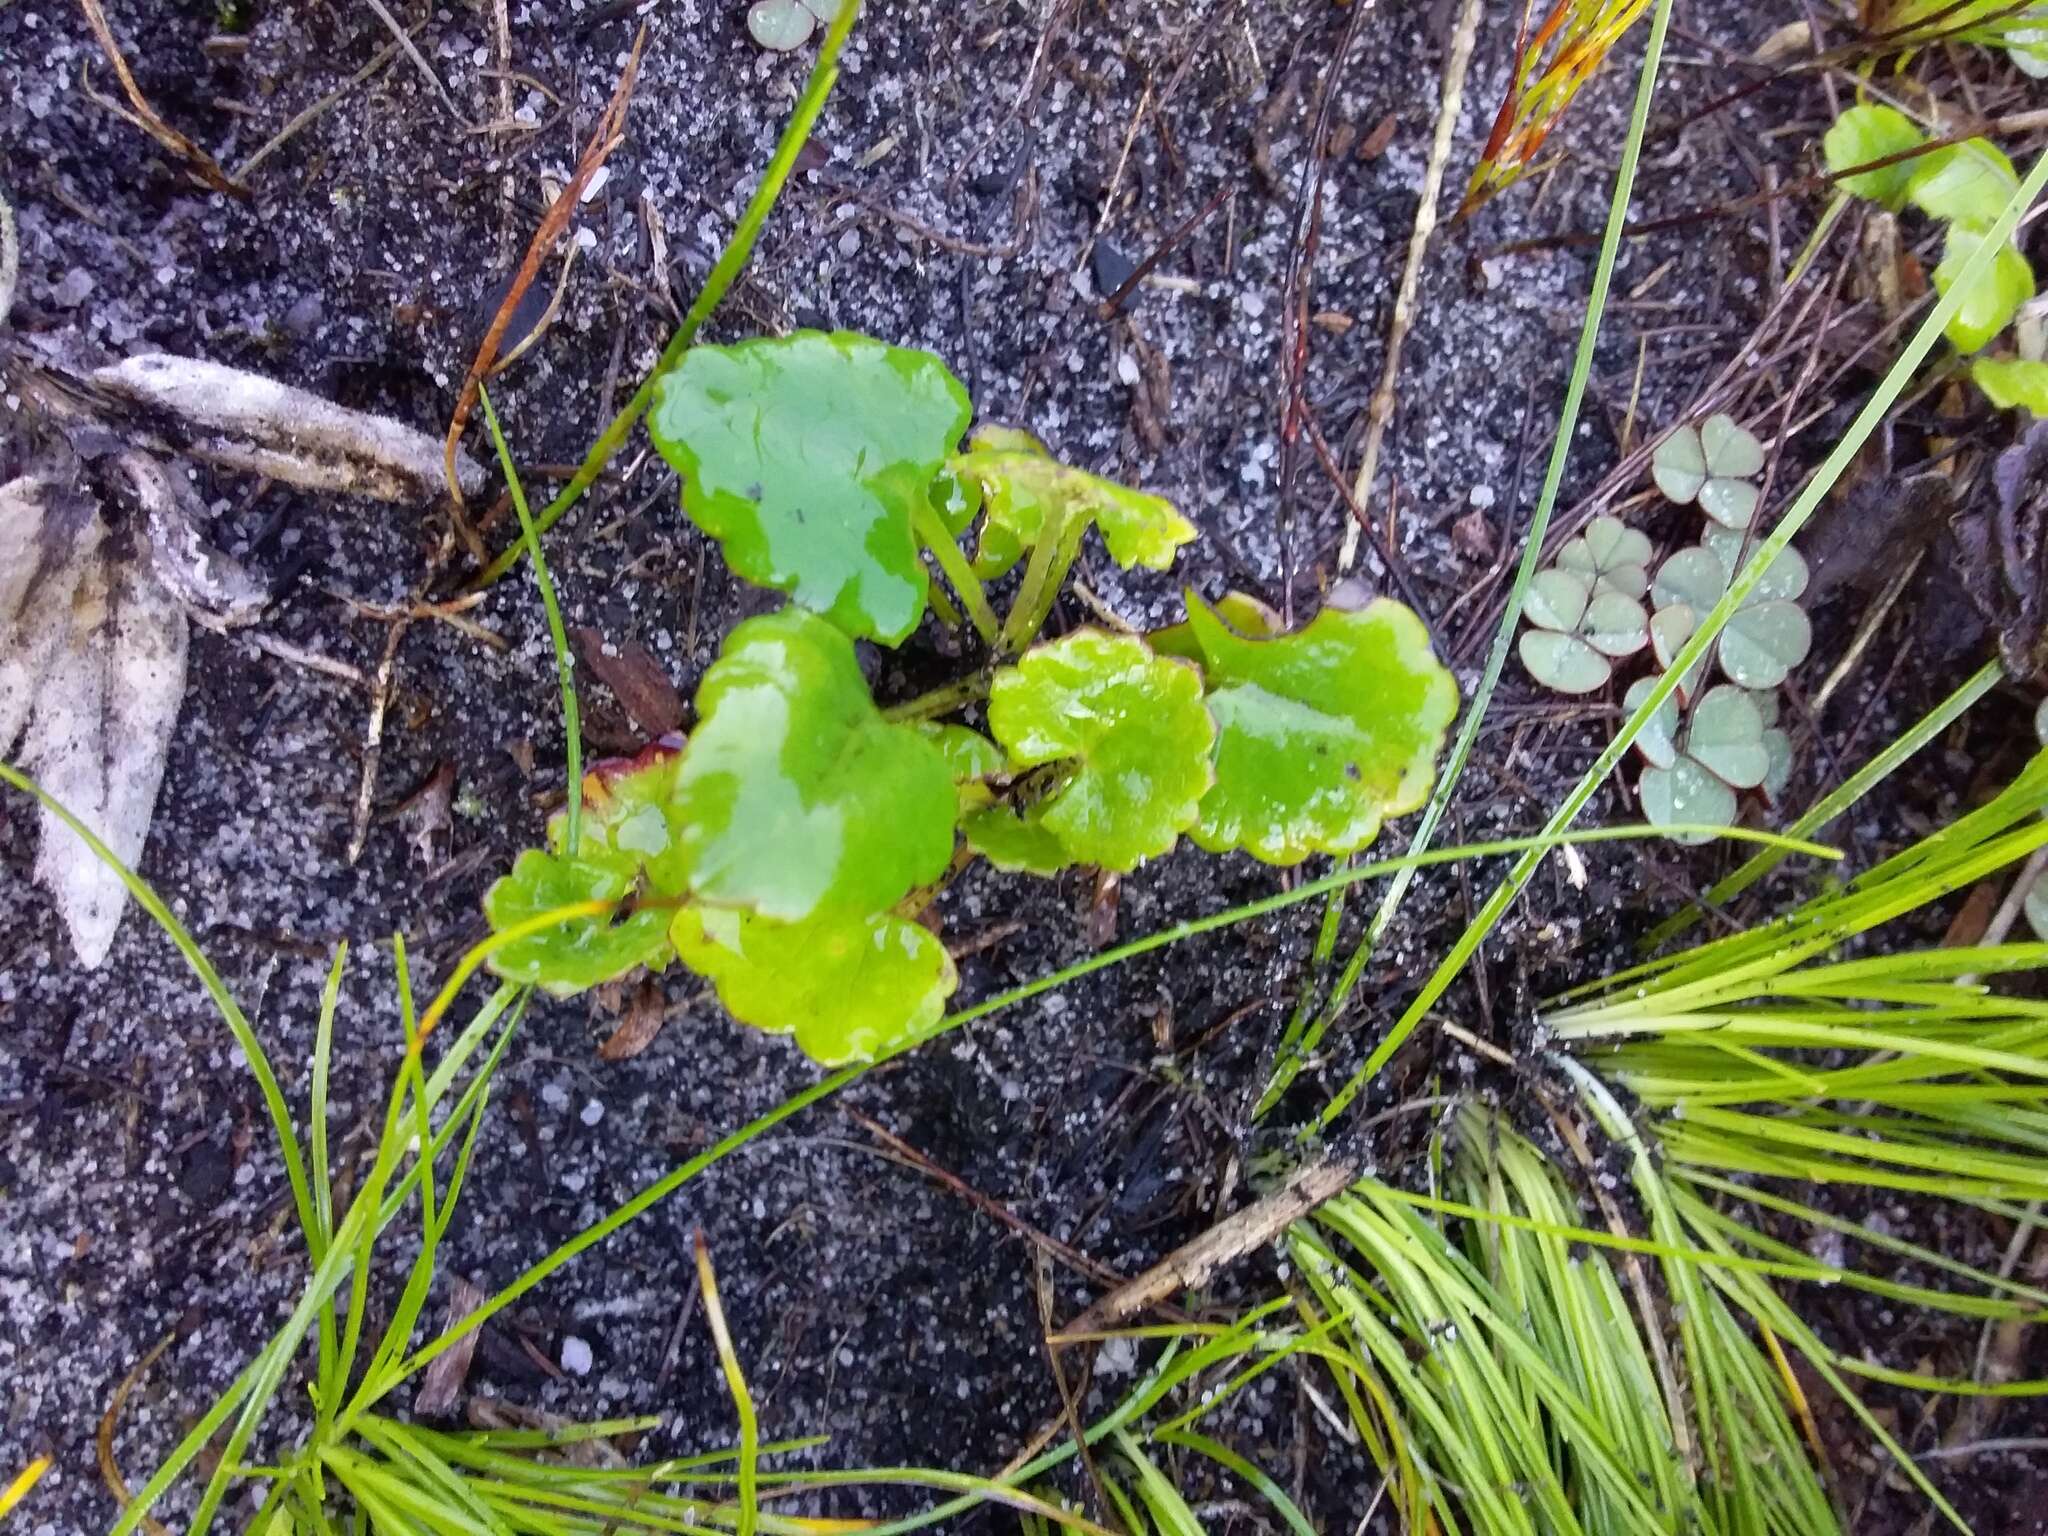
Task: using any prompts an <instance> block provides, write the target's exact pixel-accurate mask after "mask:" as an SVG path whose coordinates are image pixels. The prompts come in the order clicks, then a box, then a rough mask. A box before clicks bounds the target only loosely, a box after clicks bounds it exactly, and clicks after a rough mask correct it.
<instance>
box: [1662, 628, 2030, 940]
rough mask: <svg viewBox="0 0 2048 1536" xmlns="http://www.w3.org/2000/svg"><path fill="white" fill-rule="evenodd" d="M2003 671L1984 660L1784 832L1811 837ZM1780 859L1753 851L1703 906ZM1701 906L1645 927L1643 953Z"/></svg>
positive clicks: (1735, 891) (1726, 898) (1683, 926)
mask: <svg viewBox="0 0 2048 1536" xmlns="http://www.w3.org/2000/svg"><path fill="white" fill-rule="evenodd" d="M2004 675H2005V669H2004V667H2003V666H2002V665H2001V664H2000V663H1998V662H1996V661H1987V662H1986V663H1985V664H1984V665H1983V666H1982V667H1980V668H1978V669H1977V672H1976V673H1975V674H1974V675H1973V676H1972V677H1971V678H1970V680H1969V681H1968V682H1966V683H1964V684H1963V686H1962V687H1960V688H1958V689H1957V690H1956V691H1955V692H1954V693H1952V694H1950V695H1949V696H1948V697H1947V698H1945V699H1943V700H1942V701H1941V702H1940V703H1939V704H1937V705H1935V706H1934V708H1933V709H1931V710H1929V711H1928V712H1927V714H1926V715H1924V716H1923V717H1921V718H1920V719H1919V720H1918V721H1916V722H1914V724H1913V725H1912V726H1911V727H1909V728H1908V729H1907V730H1906V731H1904V732H1902V733H1901V734H1900V735H1899V736H1898V737H1896V738H1895V739H1894V740H1893V741H1892V742H1891V743H1890V744H1889V745H1887V746H1886V747H1885V749H1884V750H1883V751H1882V752H1880V753H1878V754H1877V756H1875V757H1873V758H1872V759H1871V760H1870V761H1869V762H1867V763H1865V764H1864V765H1863V766H1862V767H1861V768H1859V769H1857V770H1856V771H1855V772H1854V773H1852V774H1851V775H1849V777H1848V778H1846V779H1844V780H1843V781H1842V783H1841V785H1840V786H1839V787H1838V788H1836V789H1835V790H1833V791H1832V792H1831V793H1829V794H1828V795H1826V796H1825V797H1823V798H1822V799H1821V800H1819V801H1818V802H1816V803H1815V805H1814V806H1813V807H1812V808H1811V809H1810V810H1808V811H1807V812H1806V814H1805V815H1803V816H1801V817H1800V818H1799V819H1798V820H1797V821H1795V822H1793V823H1792V825H1791V826H1790V827H1788V828H1787V829H1786V835H1787V836H1788V837H1812V836H1813V835H1814V834H1815V833H1817V832H1820V831H1821V830H1823V829H1824V828H1825V827H1826V826H1827V825H1828V824H1829V823H1830V822H1832V821H1833V820H1834V819H1835V818H1836V817H1837V816H1839V815H1841V814H1842V812H1844V811H1846V810H1848V809H1849V807H1850V806H1852V805H1854V804H1855V803H1856V802H1857V801H1858V800H1861V799H1862V798H1863V797H1864V796H1865V795H1867V794H1869V793H1870V791H1871V790H1873V789H1875V788H1876V787H1877V786H1878V785H1879V784H1882V783H1883V782H1884V781H1885V780H1886V779H1888V778H1890V777H1891V776H1892V774H1893V773H1894V772H1895V771H1897V769H1898V768H1899V767H1900V765H1901V764H1903V763H1905V762H1906V760H1907V759H1909V758H1911V757H1912V756H1913V755H1914V754H1915V753H1917V752H1918V751H1919V750H1920V749H1921V748H1922V747H1924V746H1926V745H1927V743H1928V742H1930V741H1932V740H1934V738H1935V737H1937V736H1939V735H1940V734H1941V733H1942V732H1943V731H1945V730H1947V729H1948V728H1949V726H1950V725H1952V724H1954V723H1955V721H1956V720H1958V719H1960V718H1961V717H1962V716H1963V715H1964V714H1966V713H1968V712H1969V710H1970V709H1971V708H1972V707H1973V706H1974V705H1975V704H1976V703H1977V701H1978V700H1979V699H1981V698H1983V697H1984V695H1985V694H1987V693H1989V692H1990V691H1991V690H1992V689H1993V688H1995V687H1997V686H1998V681H1999V679H2000V678H2001V677H2003V676H2004ZM1782 862H1783V860H1782V858H1781V857H1780V856H1779V855H1778V853H1777V852H1776V850H1774V849H1768V848H1767V849H1765V850H1764V851H1763V852H1761V853H1758V854H1756V855H1755V856H1753V857H1752V858H1750V859H1749V860H1748V861H1746V862H1745V863H1744V864H1742V865H1741V866H1740V867H1739V868H1737V869H1736V870H1735V871H1734V872H1733V873H1732V874H1730V875H1728V876H1726V877H1725V878H1723V879H1722V880H1720V881H1718V882H1717V883H1716V884H1715V885H1714V886H1713V887H1712V888H1711V889H1709V890H1708V892H1707V894H1706V897H1705V906H1714V907H1718V906H1723V905H1725V904H1726V903H1728V902H1730V901H1733V900H1734V899H1735V898H1736V897H1737V896H1740V895H1741V894H1742V893H1743V892H1744V891H1746V890H1748V889H1749V888H1750V887H1751V886H1752V885H1755V884H1756V883H1757V881H1759V880H1761V879H1763V877H1764V876H1765V875H1767V874H1769V873H1770V872H1771V871H1772V870H1774V869H1776V868H1777V867H1778V865H1779V864H1780V863H1782ZM1705 906H1702V905H1701V904H1699V903H1695V904H1693V905H1691V906H1688V907H1684V908H1682V909H1681V910H1679V911H1678V912H1676V913H1674V914H1673V915H1672V916H1670V917H1668V918H1666V919H1665V920H1664V921H1663V922H1661V923H1659V924H1658V925H1657V926H1656V927H1655V928H1653V929H1651V930H1650V932H1649V935H1648V936H1647V937H1646V938H1644V940H1643V941H1642V944H1641V946H1640V948H1641V949H1642V950H1643V951H1644V952H1645V953H1647V952H1648V951H1650V950H1653V949H1656V948H1658V947H1660V946H1662V945H1664V944H1667V943H1669V942H1670V941H1671V940H1672V939H1675V938H1677V937H1678V935H1679V934H1681V933H1684V932H1685V931H1686V930H1687V929H1689V928H1691V927H1692V926H1693V925H1694V924H1695V923H1697V922H1698V921H1699V920H1700V917H1701V915H1702V913H1703V911H1704V910H1705Z"/></svg>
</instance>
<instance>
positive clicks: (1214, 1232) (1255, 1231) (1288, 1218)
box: [1053, 1158, 1359, 1344]
mask: <svg viewBox="0 0 2048 1536" xmlns="http://www.w3.org/2000/svg"><path fill="white" fill-rule="evenodd" d="M1358 1175H1359V1165H1358V1163H1357V1162H1356V1160H1354V1159H1350V1158H1325V1159H1323V1160H1322V1161H1321V1162H1316V1163H1310V1164H1309V1165H1308V1166H1307V1167H1306V1168H1303V1169H1301V1170H1300V1171H1299V1172H1297V1173H1296V1174H1295V1175H1294V1176H1293V1177H1292V1178H1290V1179H1289V1180H1288V1181H1287V1182H1286V1183H1285V1184H1282V1185H1281V1186H1280V1187H1279V1188H1278V1189H1276V1190H1274V1191H1273V1193H1271V1194H1270V1195H1267V1196H1266V1197H1265V1198H1264V1199H1262V1200H1259V1201H1258V1202H1256V1203H1255V1204H1252V1205H1248V1206H1246V1207H1245V1208H1244V1209H1243V1210H1241V1211H1239V1212H1238V1213H1237V1214H1236V1215H1234V1216H1229V1217H1226V1218H1225V1219H1224V1220H1222V1221H1219V1222H1218V1223H1217V1224H1216V1225H1215V1226H1213V1227H1211V1228H1210V1229H1209V1230H1208V1231H1206V1232H1204V1233H1203V1234H1202V1235H1201V1236H1200V1237H1198V1238H1196V1239H1195V1240H1194V1241H1192V1242H1189V1243H1184V1244H1182V1245H1181V1246H1180V1247H1179V1248H1176V1249H1175V1250H1174V1251H1173V1252H1172V1253H1169V1254H1168V1255H1167V1256H1166V1257H1165V1258H1163V1259H1161V1260H1160V1261H1159V1262H1158V1263H1157V1264H1154V1265H1153V1266H1152V1267H1151V1268H1150V1269H1148V1270H1146V1271H1145V1272H1144V1273H1143V1274H1142V1275H1139V1276H1138V1277H1137V1278H1136V1279H1134V1280H1130V1281H1127V1282H1126V1283H1125V1284H1123V1285H1121V1286H1119V1287H1118V1288H1117V1289H1116V1290H1114V1291H1111V1292H1110V1293H1109V1294H1108V1295H1107V1296H1105V1297H1103V1298H1102V1299H1101V1300H1100V1301H1098V1302H1096V1303H1095V1304H1094V1305H1093V1306H1091V1307H1090V1308H1088V1310H1087V1311H1085V1312H1083V1313H1082V1314H1081V1315H1080V1316H1079V1317H1077V1318H1075V1319H1074V1320H1073V1321H1072V1322H1071V1323H1069V1324H1067V1326H1066V1327H1065V1328H1063V1329H1061V1330H1060V1332H1059V1333H1057V1334H1055V1335H1054V1336H1053V1342H1054V1343H1056V1344H1079V1343H1083V1342H1086V1341H1087V1340H1088V1339H1089V1338H1091V1337H1093V1336H1095V1335H1098V1334H1101V1333H1103V1332H1105V1331H1106V1330H1108V1329H1111V1328H1115V1327H1117V1326H1118V1325H1119V1324H1121V1323H1125V1322H1128V1321H1129V1320H1130V1319H1131V1318H1133V1317H1136V1316H1137V1315H1138V1314H1139V1313H1140V1312H1144V1311H1146V1310H1148V1309H1149V1308H1152V1307H1155V1306H1157V1305H1159V1304H1160V1303H1161V1302H1163V1301H1165V1300H1166V1299H1167V1298H1168V1297H1170V1296H1172V1295H1173V1294H1174V1293H1175V1292H1176V1291H1185V1290H1192V1289H1194V1288H1195V1287H1197V1286H1200V1285H1202V1284H1204V1283H1206V1282H1207V1281H1208V1279H1209V1277H1210V1276H1211V1275H1213V1274H1215V1273H1216V1272H1217V1271H1218V1270H1219V1269H1222V1268H1224V1267H1225V1266H1227V1265H1230V1264H1234V1263H1236V1262H1237V1261H1238V1260H1239V1259H1241V1258H1243V1257H1244V1256H1245V1255H1246V1254H1248V1253H1251V1252H1253V1251H1255V1250H1257V1249H1260V1248H1263V1247H1265V1246H1266V1244H1268V1243H1270V1242H1272V1241H1273V1239H1274V1238H1276V1237H1278V1236H1279V1235H1280V1234H1281V1233H1282V1232H1284V1231H1286V1230H1287V1229H1288V1227H1290V1226H1292V1225H1293V1224H1294V1223H1295V1222H1297V1221H1299V1220H1301V1218H1302V1217H1304V1216H1306V1215H1308V1214H1309V1212H1311V1211H1313V1210H1314V1209H1315V1208H1316V1207H1317V1206H1319V1205H1321V1204H1323V1202H1325V1201H1326V1200H1330V1199H1333V1198H1335V1197H1336V1196H1338V1195H1341V1194H1342V1193H1343V1192H1344V1191H1345V1190H1346V1189H1349V1188H1350V1187H1351V1185H1352V1184H1353V1183H1355V1182H1356V1181H1357V1179H1358Z"/></svg>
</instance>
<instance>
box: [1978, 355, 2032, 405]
mask: <svg viewBox="0 0 2048 1536" xmlns="http://www.w3.org/2000/svg"><path fill="white" fill-rule="evenodd" d="M1970 379H1971V381H1972V382H1973V383H1975V384H1976V386H1977V387H1978V388H1979V389H1981V390H1983V391H1984V398H1985V399H1987V400H1989V401H1990V402H1991V403H1992V404H1993V405H1994V406H1996V407H1997V408H1998V409H1999V410H2001V411H2011V410H2021V409H2023V410H2027V411H2031V412H2033V414H2034V415H2036V416H2039V417H2048V363H2037V362H2034V361H2032V360H2030V359H2026V358H2017V357H1980V358H1977V359H1976V360H1975V361H1974V362H1972V363H1971V364H1970Z"/></svg>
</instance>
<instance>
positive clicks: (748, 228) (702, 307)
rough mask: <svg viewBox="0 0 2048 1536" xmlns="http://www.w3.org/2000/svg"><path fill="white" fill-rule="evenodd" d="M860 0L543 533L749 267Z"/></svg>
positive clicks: (851, 0) (852, 3)
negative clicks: (718, 248) (675, 319)
mask: <svg viewBox="0 0 2048 1536" xmlns="http://www.w3.org/2000/svg"><path fill="white" fill-rule="evenodd" d="M861 4H862V0H844V3H843V4H842V5H841V6H840V9H839V16H838V19H837V20H835V21H834V22H833V23H832V24H831V26H829V27H828V28H826V31H825V39H824V42H823V43H822V44H821V45H820V46H819V49H818V57H817V61H816V62H815V63H814V64H812V66H811V77H810V79H809V80H808V81H807V82H806V83H805V85H804V93H803V95H802V96H801V97H800V98H798V100H797V104H796V110H795V111H794V112H793V113H791V114H790V119H789V122H788V124H787V125H786V126H785V127H784V128H783V130H782V137H781V139H780V140H779V141H778V142H777V143H776V146H775V154H774V156H773V157H772V158H771V159H770V160H769V162H768V168H767V170H765V171H764V172H762V173H761V181H760V185H758V186H757V187H755V188H754V195H753V196H752V197H751V198H749V199H748V200H747V206H746V211H745V212H743V213H742V214H741V215H740V222H739V224H738V226H737V227H736V228H735V229H734V230H733V234H732V239H731V240H729V241H728V242H727V243H726V247H725V249H724V250H723V251H722V252H720V253H719V257H718V260H717V262H716V263H715V264H714V265H713V266H712V268H711V275H710V276H709V277H707V278H705V280H704V288H703V291H702V292H701V293H699V294H698V295H697V298H696V301H695V302H694V303H692V304H691V305H690V308H689V312H688V313H687V314H685V315H684V316H683V322H682V324H681V325H679V326H677V327H676V333H675V335H674V336H672V337H670V338H669V343H668V345H667V346H666V347H664V348H663V349H662V353H661V357H660V359H659V360H658V361H657V362H656V363H655V365H654V367H653V369H652V370H651V371H650V372H649V373H648V375H647V377H646V378H645V379H643V380H642V381H641V383H640V387H639V388H638V389H636V390H635V391H633V398H632V399H631V400H629V401H627V402H626V405H625V408H624V409H623V410H621V411H620V412H619V414H618V415H617V416H615V417H613V418H612V420H611V423H610V425H608V426H607V427H606V428H605V429H604V431H603V432H602V433H601V434H600V435H599V437H598V439H597V441H596V442H595V443H593V444H592V445H591V448H590V452H589V453H587V454H585V455H584V457H583V462H582V464H580V465H579V466H578V467H577V470H576V473H575V474H574V475H572V476H571V477H570V479H569V483H568V484H567V485H565V486H563V487H562V489H561V492H560V493H559V494H558V495H557V496H556V497H555V499H554V500H553V501H550V502H549V503H548V504H547V506H546V507H544V508H542V509H541V512H540V515H539V516H538V517H536V518H535V519H534V529H535V532H536V533H537V534H539V533H546V532H547V531H548V530H549V529H550V528H552V527H554V525H555V524H556V522H557V521H559V520H560V519H561V517H562V516H563V514H565V513H566V512H568V511H569V509H570V508H572V507H574V506H575V505H576V503H577V502H578V501H580V500H582V499H583V493H584V492H585V491H587V490H589V489H590V487H591V486H593V485H595V484H596V483H597V477H598V476H599V475H601V474H603V473H604V469H605V466H606V465H607V464H609V463H610V462H611V459H612V455H613V454H615V453H617V452H618V450H619V446H620V445H621V444H622V443H624V442H625V440H626V438H627V436H628V435H629V434H630V433H631V432H632V430H633V428H634V427H636V426H638V425H639V422H640V418H641V417H643V416H645V415H646V414H647V409H648V407H649V406H651V405H652V404H653V403H654V386H655V384H656V383H657V382H658V381H659V380H660V378H661V376H662V375H663V374H665V373H667V372H668V371H669V370H670V369H672V368H674V367H675V365H676V364H677V363H679V362H680V361H682V356H683V354H684V353H685V352H687V351H689V349H690V347H691V346H692V345H693V344H694V343H695V342H696V340H697V332H698V331H699V330H701V329H702V328H703V326H704V322H705V321H707V320H709V319H710V318H711V315H712V313H713V311H715V310H716V309H717V308H718V306H719V304H720V302H722V301H723V300H724V298H725V295H726V292H727V290H729V289H730V288H731V287H732V285H733V283H734V282H735V281H736V280H737V279H738V278H739V275H740V273H741V272H742V271H743V270H745V268H746V265H747V262H748V260H749V258H751V257H752V255H753V254H754V245H755V242H756V241H758V240H759V239H760V238H761V229H762V226H764V225H765V224H766V223H767V222H768V215H769V214H771V213H772V212H774V210H775V204H776V202H777V200H778V199H780V197H781V196H782V189H783V187H784V186H785V185H786V184H787V183H788V181H789V178H790V176H791V175H792V174H794V172H795V170H796V162H797V157H798V156H799V155H800V154H802V153H803V149H804V146H805V145H806V144H808V143H809V142H810V140H811V130H812V129H813V128H815V127H816V126H817V122H818V117H819V115H820V114H821V113H823V112H824V110H825V102H826V100H827V99H828V98H829V97H830V96H831V94H832V87H833V86H834V85H836V84H837V83H838V81H839V55H840V53H841V51H842V50H843V49H844V48H845V47H846V39H847V37H848V35H849V34H851V33H852V31H853V24H854V22H855V20H856V19H858V17H859V15H860V10H861ZM525 552H526V543H525V541H524V540H522V541H521V542H520V543H518V544H514V545H513V546H511V547H510V548H509V549H507V550H506V551H505V552H504V553H503V554H501V555H499V556H498V558H497V559H495V560H493V561H492V562H491V563H490V565H489V566H488V567H487V568H486V569H485V571H484V573H483V575H481V576H480V577H478V578H477V585H478V586H480V587H488V586H490V585H491V584H492V583H494V582H496V581H497V580H498V578H499V577H501V576H503V575H504V574H505V573H506V572H507V571H509V570H511V569H512V567H513V566H515V565H517V564H518V563H519V559H520V556H521V555H523V554H524V553H525Z"/></svg>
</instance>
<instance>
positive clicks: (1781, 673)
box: [1715, 599, 1813, 688]
mask: <svg viewBox="0 0 2048 1536" xmlns="http://www.w3.org/2000/svg"><path fill="white" fill-rule="evenodd" d="M1812 649H1813V626H1812V624H1810V623H1809V622H1808V621H1807V617H1806V612H1805V610H1804V609H1802V608H1801V607H1800V606H1799V605H1798V604H1797V603H1788V602H1785V601H1783V600H1777V599H1774V600H1771V601H1767V602H1761V603H1758V602H1749V603H1744V604H1743V605H1742V606H1741V607H1740V608H1738V609H1736V610H1735V614H1734V617H1732V618H1730V619H1729V620H1728V627H1727V628H1726V629H1724V630H1722V631H1721V639H1720V642H1719V644H1718V646H1717V648H1716V651H1715V654H1716V655H1717V656H1719V657H1720V660H1721V670H1722V671H1723V672H1725V673H1726V674H1727V675H1728V678H1729V680H1730V681H1731V682H1735V683H1739V684H1741V685H1742V686H1743V687H1744V688H1775V687H1777V686H1778V685H1779V684H1780V683H1782V682H1784V681H1785V679H1786V678H1787V677H1789V676H1791V674H1792V670H1793V668H1795V667H1797V666H1798V665H1799V664H1800V663H1801V662H1803V661H1804V660H1806V656H1807V653H1808V652H1809V651H1811V650H1812Z"/></svg>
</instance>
